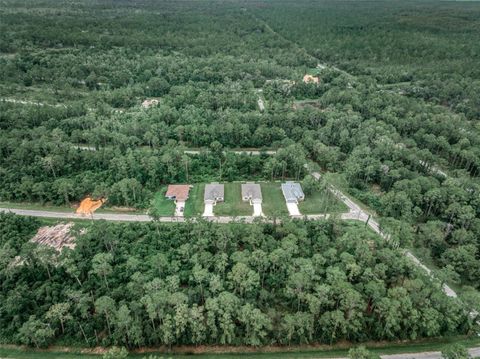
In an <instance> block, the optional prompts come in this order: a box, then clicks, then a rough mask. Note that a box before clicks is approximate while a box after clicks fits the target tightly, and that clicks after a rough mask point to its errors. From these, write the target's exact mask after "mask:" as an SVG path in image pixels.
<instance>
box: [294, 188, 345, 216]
mask: <svg viewBox="0 0 480 359" xmlns="http://www.w3.org/2000/svg"><path fill="white" fill-rule="evenodd" d="M298 208H299V209H300V213H301V214H320V213H342V212H348V207H347V206H345V205H344V204H343V203H342V202H339V201H338V200H337V198H335V196H334V195H333V194H332V193H331V192H330V191H327V190H316V191H314V192H313V193H310V194H308V195H307V194H306V195H305V200H304V201H300V202H299V203H298Z"/></svg>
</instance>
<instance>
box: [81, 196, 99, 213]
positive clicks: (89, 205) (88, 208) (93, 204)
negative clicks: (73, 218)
mask: <svg viewBox="0 0 480 359" xmlns="http://www.w3.org/2000/svg"><path fill="white" fill-rule="evenodd" d="M104 203H105V199H103V198H101V199H99V200H94V199H92V198H91V197H87V198H85V199H84V200H83V201H82V202H81V203H80V206H78V208H77V211H76V213H77V214H92V213H93V212H95V211H96V210H97V209H99V208H100V207H101V206H102V205H103V204H104Z"/></svg>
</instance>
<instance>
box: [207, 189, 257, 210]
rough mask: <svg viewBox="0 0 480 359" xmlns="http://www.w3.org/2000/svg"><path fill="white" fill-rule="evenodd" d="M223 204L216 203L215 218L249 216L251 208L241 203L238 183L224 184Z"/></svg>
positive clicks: (240, 190) (240, 191)
mask: <svg viewBox="0 0 480 359" xmlns="http://www.w3.org/2000/svg"><path fill="white" fill-rule="evenodd" d="M224 185H225V202H223V203H217V205H216V206H215V209H214V213H215V215H217V216H251V215H252V212H253V207H252V206H250V204H249V203H248V202H243V201H242V188H241V184H240V183H225V184H224Z"/></svg>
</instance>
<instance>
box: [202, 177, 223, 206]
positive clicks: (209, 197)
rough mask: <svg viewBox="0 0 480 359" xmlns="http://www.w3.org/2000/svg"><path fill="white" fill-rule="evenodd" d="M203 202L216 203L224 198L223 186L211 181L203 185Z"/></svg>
mask: <svg viewBox="0 0 480 359" xmlns="http://www.w3.org/2000/svg"><path fill="white" fill-rule="evenodd" d="M203 200H204V202H205V203H212V204H216V203H217V202H223V201H224V200H225V187H224V185H223V184H222V183H216V182H212V183H209V184H206V185H205V193H204V196H203Z"/></svg>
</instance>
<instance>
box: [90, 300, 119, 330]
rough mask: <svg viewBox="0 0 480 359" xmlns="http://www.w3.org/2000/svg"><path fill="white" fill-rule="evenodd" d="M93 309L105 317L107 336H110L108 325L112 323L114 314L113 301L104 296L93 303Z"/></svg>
mask: <svg viewBox="0 0 480 359" xmlns="http://www.w3.org/2000/svg"><path fill="white" fill-rule="evenodd" d="M95 309H96V310H97V311H98V312H99V313H102V314H103V315H104V316H105V320H106V321H107V327H108V334H109V335H112V331H111V327H110V323H111V321H112V318H113V315H114V313H115V312H116V309H115V301H114V300H113V299H112V298H110V297H108V296H106V295H105V296H103V297H100V298H98V299H97V300H96V301H95Z"/></svg>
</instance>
